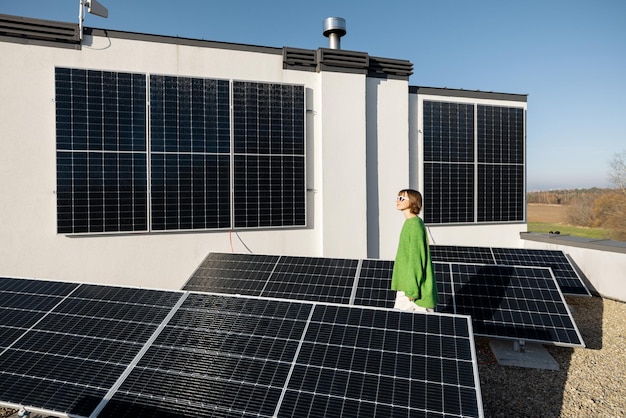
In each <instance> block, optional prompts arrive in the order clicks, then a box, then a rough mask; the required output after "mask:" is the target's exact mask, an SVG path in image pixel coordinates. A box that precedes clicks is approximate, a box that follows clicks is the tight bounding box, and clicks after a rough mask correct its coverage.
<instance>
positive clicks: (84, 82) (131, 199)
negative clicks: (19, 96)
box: [55, 68, 148, 233]
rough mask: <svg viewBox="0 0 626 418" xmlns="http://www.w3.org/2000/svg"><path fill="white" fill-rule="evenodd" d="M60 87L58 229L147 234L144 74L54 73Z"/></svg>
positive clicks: (63, 70) (58, 70)
mask: <svg viewBox="0 0 626 418" xmlns="http://www.w3.org/2000/svg"><path fill="white" fill-rule="evenodd" d="M55 85H56V96H55V106H56V138H57V190H56V195H57V229H58V232H59V233H87V232H113V231H115V232H118V231H145V230H147V229H148V212H147V207H148V205H147V199H148V197H147V196H148V191H147V178H148V177H147V176H148V174H147V164H146V139H145V138H146V75H145V74H130V73H117V72H110V71H95V70H81V69H70V68H56V69H55ZM129 214H132V216H129Z"/></svg>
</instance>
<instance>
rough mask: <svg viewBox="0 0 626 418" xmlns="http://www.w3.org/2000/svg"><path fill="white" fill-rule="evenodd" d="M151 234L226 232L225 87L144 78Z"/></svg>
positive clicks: (222, 84)
mask: <svg viewBox="0 0 626 418" xmlns="http://www.w3.org/2000/svg"><path fill="white" fill-rule="evenodd" d="M150 134H151V135H150V144H151V149H150V151H151V152H150V164H151V177H150V180H151V191H150V198H151V220H152V229H153V230H155V231H163V230H191V229H219V228H228V227H230V226H231V223H230V164H231V162H230V99H229V82H228V81H227V80H212V79H201V78H190V77H174V76H163V75H151V76H150Z"/></svg>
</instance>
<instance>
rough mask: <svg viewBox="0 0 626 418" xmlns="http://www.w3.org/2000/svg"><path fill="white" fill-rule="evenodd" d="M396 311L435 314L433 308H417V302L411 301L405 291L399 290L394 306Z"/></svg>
mask: <svg viewBox="0 0 626 418" xmlns="http://www.w3.org/2000/svg"><path fill="white" fill-rule="evenodd" d="M393 308H394V309H400V310H402V311H417V312H435V310H434V309H433V308H422V307H421V306H417V305H416V304H415V302H413V301H412V300H409V298H408V297H407V296H406V295H405V294H404V292H403V291H401V290H398V293H397V294H396V303H395V304H394V305H393Z"/></svg>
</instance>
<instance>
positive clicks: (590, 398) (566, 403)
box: [0, 297, 626, 418]
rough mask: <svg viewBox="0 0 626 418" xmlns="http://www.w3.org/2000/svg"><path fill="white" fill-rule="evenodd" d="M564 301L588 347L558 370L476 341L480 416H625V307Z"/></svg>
mask: <svg viewBox="0 0 626 418" xmlns="http://www.w3.org/2000/svg"><path fill="white" fill-rule="evenodd" d="M567 302H568V304H569V305H570V307H571V309H572V313H573V315H574V319H575V320H576V324H577V325H578V329H579V330H580V333H581V334H582V337H583V340H584V341H585V344H586V346H587V347H586V348H569V347H554V346H546V348H547V349H548V351H549V352H550V354H552V356H553V357H554V358H555V360H556V361H557V362H558V363H559V366H560V368H559V370H538V369H528V368H523V367H507V366H500V365H498V363H497V362H496V360H495V357H494V356H493V353H492V352H491V349H490V348H489V340H488V339H486V338H482V337H477V339H476V351H477V355H478V363H479V365H478V369H479V375H480V384H481V390H482V399H483V408H484V411H485V417H568V418H569V417H585V418H587V417H626V303H622V302H617V301H613V300H608V299H602V298H599V297H593V298H584V297H568V298H567ZM6 412H8V411H3V410H2V409H1V408H0V417H4V416H8V415H4V413H6ZM13 412H14V411H13Z"/></svg>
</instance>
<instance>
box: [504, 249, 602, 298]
mask: <svg viewBox="0 0 626 418" xmlns="http://www.w3.org/2000/svg"><path fill="white" fill-rule="evenodd" d="M492 251H493V255H494V257H495V260H496V262H497V263H498V264H510V265H519V266H538V267H550V268H551V269H552V272H553V273H554V276H555V277H556V280H557V282H558V284H559V287H560V288H561V291H562V292H563V293H564V294H567V295H576V296H591V293H590V292H589V289H587V286H585V284H584V283H583V281H582V280H581V278H580V276H579V275H578V273H577V272H576V270H575V269H574V266H573V265H572V263H571V262H570V260H569V259H568V258H567V257H566V256H565V254H564V253H563V251H560V250H534V249H527V248H492Z"/></svg>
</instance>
